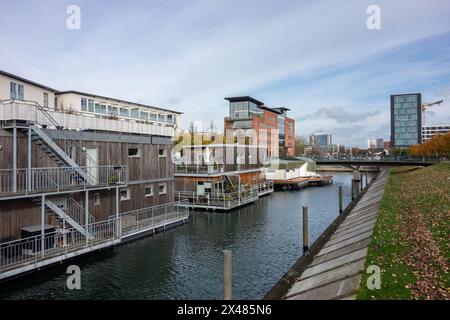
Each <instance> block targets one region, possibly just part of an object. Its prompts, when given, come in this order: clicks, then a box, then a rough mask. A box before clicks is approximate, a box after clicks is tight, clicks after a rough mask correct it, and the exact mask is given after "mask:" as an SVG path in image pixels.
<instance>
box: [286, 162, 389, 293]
mask: <svg viewBox="0 0 450 320" xmlns="http://www.w3.org/2000/svg"><path fill="white" fill-rule="evenodd" d="M388 176H389V173H388V172H387V171H384V172H382V173H381V174H380V175H379V177H378V178H377V180H376V181H375V182H374V183H373V184H372V185H371V186H370V187H369V189H368V190H367V192H366V193H365V194H364V195H363V197H362V198H361V200H360V201H359V202H358V204H357V205H356V206H355V208H354V209H353V210H352V211H351V212H350V213H349V215H348V216H347V217H346V218H345V220H344V221H343V222H342V223H341V224H340V225H339V227H338V228H337V230H336V231H335V232H334V234H333V235H332V236H331V238H330V239H329V240H328V241H327V242H326V243H325V245H324V246H323V247H322V249H321V250H320V251H319V253H318V254H317V255H316V256H315V257H314V259H313V260H312V262H311V263H310V264H309V265H308V267H307V268H306V269H305V271H304V272H303V273H302V274H301V275H300V277H299V278H298V279H297V280H296V281H295V283H294V284H293V285H292V287H291V288H290V289H289V290H288V292H287V294H286V295H285V297H284V299H287V300H316V299H320V300H324V299H354V298H355V292H356V290H357V289H358V287H359V283H360V280H361V272H362V271H363V268H364V262H365V258H366V255H367V249H368V245H369V242H370V237H371V235H372V232H373V228H374V227H375V222H376V219H377V213H378V207H379V204H380V201H381V198H382V197H383V194H384V188H385V185H386V182H387V179H388Z"/></svg>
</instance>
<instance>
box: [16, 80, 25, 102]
mask: <svg viewBox="0 0 450 320" xmlns="http://www.w3.org/2000/svg"><path fill="white" fill-rule="evenodd" d="M23 90H24V89H23V84H18V85H17V99H19V100H24V92H23Z"/></svg>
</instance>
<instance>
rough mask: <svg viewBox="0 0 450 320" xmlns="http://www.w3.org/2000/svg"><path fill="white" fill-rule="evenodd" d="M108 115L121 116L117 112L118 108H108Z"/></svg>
mask: <svg viewBox="0 0 450 320" xmlns="http://www.w3.org/2000/svg"><path fill="white" fill-rule="evenodd" d="M108 113H109V114H110V115H114V116H117V115H118V114H119V111H118V110H117V107H112V106H108Z"/></svg>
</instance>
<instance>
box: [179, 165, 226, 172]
mask: <svg viewBox="0 0 450 320" xmlns="http://www.w3.org/2000/svg"><path fill="white" fill-rule="evenodd" d="M221 172H224V166H223V164H211V165H195V164H176V165H175V173H193V174H208V173H221Z"/></svg>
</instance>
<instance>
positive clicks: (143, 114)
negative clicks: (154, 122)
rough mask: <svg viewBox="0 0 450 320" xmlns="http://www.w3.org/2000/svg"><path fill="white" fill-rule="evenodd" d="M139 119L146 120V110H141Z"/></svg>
mask: <svg viewBox="0 0 450 320" xmlns="http://www.w3.org/2000/svg"><path fill="white" fill-rule="evenodd" d="M141 119H144V120H148V112H145V111H141Z"/></svg>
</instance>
